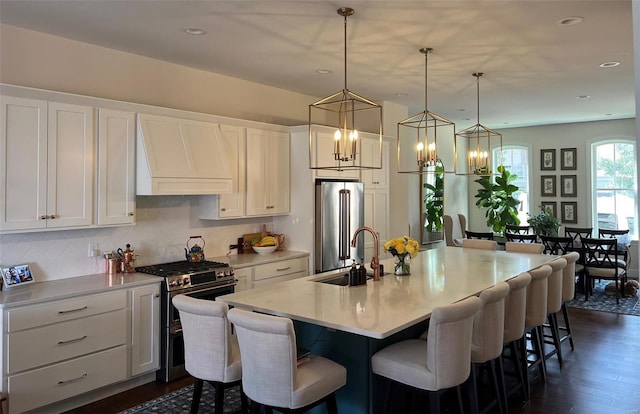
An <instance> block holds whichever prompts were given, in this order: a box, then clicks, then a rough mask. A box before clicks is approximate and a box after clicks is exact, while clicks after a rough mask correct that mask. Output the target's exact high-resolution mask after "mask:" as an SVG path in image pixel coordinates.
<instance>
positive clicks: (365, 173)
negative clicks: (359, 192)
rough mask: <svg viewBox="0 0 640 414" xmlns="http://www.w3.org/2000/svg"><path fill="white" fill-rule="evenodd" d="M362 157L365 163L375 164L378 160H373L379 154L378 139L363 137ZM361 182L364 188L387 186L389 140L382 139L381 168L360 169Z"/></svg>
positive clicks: (378, 162)
mask: <svg viewBox="0 0 640 414" xmlns="http://www.w3.org/2000/svg"><path fill="white" fill-rule="evenodd" d="M361 145H362V147H361V148H362V158H363V162H365V163H366V164H367V165H377V164H380V161H378V160H374V157H377V156H378V154H380V151H378V145H380V141H379V140H378V139H375V138H363V139H362V142H361ZM361 175H362V182H363V183H364V188H365V189H374V188H387V187H388V183H387V179H388V178H387V177H388V176H389V142H387V141H385V140H383V141H382V169H375V170H362V171H361Z"/></svg>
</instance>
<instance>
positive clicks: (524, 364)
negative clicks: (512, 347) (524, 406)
mask: <svg viewBox="0 0 640 414" xmlns="http://www.w3.org/2000/svg"><path fill="white" fill-rule="evenodd" d="M518 342H519V343H520V356H521V360H520V363H521V364H522V365H521V367H522V372H523V374H524V375H523V377H524V389H525V395H526V398H525V401H529V396H530V395H531V384H530V383H529V363H528V362H527V335H526V334H524V335H522V338H520V339H519V341H518Z"/></svg>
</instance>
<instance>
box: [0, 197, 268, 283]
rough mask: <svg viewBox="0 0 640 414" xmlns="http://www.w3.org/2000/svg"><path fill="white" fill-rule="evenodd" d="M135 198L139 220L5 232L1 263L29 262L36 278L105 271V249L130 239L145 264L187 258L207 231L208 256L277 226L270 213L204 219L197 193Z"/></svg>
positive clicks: (221, 253) (0, 240) (0, 245)
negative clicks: (92, 250)
mask: <svg viewBox="0 0 640 414" xmlns="http://www.w3.org/2000/svg"><path fill="white" fill-rule="evenodd" d="M136 203H137V206H136V215H137V217H136V225H135V226H126V227H108V228H92V229H82V230H59V231H47V232H35V233H20V234H3V235H0V265H2V266H7V265H14V264H21V263H29V265H30V266H31V270H32V272H33V273H34V276H35V277H36V280H40V281H41V280H54V279H64V278H68V277H75V276H82V275H88V274H95V273H104V271H105V264H104V259H103V257H102V253H104V252H108V251H111V250H116V249H118V248H122V249H123V250H124V248H125V245H126V244H127V243H129V244H131V248H132V249H134V250H135V253H136V254H137V255H139V257H138V259H137V260H136V263H135V264H136V266H142V265H147V264H154V263H163V262H169V261H176V260H184V258H185V256H184V248H185V247H186V244H187V240H188V239H189V237H190V236H202V238H203V239H204V240H205V242H206V244H205V248H204V251H205V256H206V258H212V257H216V256H224V255H226V254H227V253H229V245H231V244H235V243H236V241H237V239H238V237H240V236H242V235H243V234H245V233H254V232H259V231H260V230H261V229H262V226H263V224H266V226H267V230H272V220H271V218H270V217H260V218H251V219H235V220H219V221H213V220H200V219H199V218H198V213H199V206H198V196H151V197H142V196H139V197H137V199H136ZM90 243H92V244H96V243H97V247H98V250H99V251H100V253H101V254H100V256H99V257H88V252H89V244H90ZM199 244H201V243H200V242H199ZM235 252H236V251H235V250H233V251H232V253H233V254H235Z"/></svg>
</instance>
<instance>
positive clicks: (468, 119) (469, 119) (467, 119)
mask: <svg viewBox="0 0 640 414" xmlns="http://www.w3.org/2000/svg"><path fill="white" fill-rule="evenodd" d="M462 120H463V121H471V118H462Z"/></svg>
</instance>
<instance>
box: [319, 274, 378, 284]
mask: <svg viewBox="0 0 640 414" xmlns="http://www.w3.org/2000/svg"><path fill="white" fill-rule="evenodd" d="M388 274H389V272H384V273H383V274H382V275H381V276H384V275H388ZM369 279H373V273H367V280H369ZM314 282H317V283H326V284H328V285H338V286H349V272H347V273H342V274H340V275H335V276H331V277H328V278H326V279H320V280H314Z"/></svg>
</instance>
